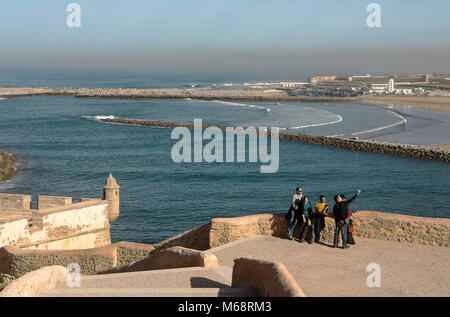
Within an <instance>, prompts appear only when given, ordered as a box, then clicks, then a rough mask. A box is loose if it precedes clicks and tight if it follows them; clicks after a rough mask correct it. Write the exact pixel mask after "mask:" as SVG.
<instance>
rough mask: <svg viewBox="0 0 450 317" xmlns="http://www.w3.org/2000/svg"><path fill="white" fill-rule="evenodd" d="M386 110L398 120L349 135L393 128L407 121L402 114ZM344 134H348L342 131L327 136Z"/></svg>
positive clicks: (341, 135)
mask: <svg viewBox="0 0 450 317" xmlns="http://www.w3.org/2000/svg"><path fill="white" fill-rule="evenodd" d="M388 112H390V113H392V114H393V115H394V116H396V117H397V118H399V119H400V121H397V122H395V123H392V124H389V125H385V126H382V127H376V128H373V129H367V130H363V131H359V132H354V133H351V134H350V135H360V134H366V133H372V132H378V131H381V130H385V129H389V128H393V127H396V126H399V125H402V124H403V125H404V124H405V123H406V122H408V120H406V119H405V118H404V117H403V116H401V115H399V114H398V113H396V112H393V111H390V110H388ZM346 135H348V134H345V133H344V134H336V135H328V136H327V137H330V138H336V137H343V136H346Z"/></svg>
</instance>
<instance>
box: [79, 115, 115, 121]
mask: <svg viewBox="0 0 450 317" xmlns="http://www.w3.org/2000/svg"><path fill="white" fill-rule="evenodd" d="M81 117H82V118H83V119H87V120H94V121H101V120H104V119H115V118H116V117H115V116H112V115H110V116H101V115H100V116H81Z"/></svg>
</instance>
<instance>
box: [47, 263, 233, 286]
mask: <svg viewBox="0 0 450 317" xmlns="http://www.w3.org/2000/svg"><path fill="white" fill-rule="evenodd" d="M231 275H232V269H231V268H230V267H227V266H219V267H217V268H201V267H190V268H179V269H167V270H152V271H139V272H129V273H114V274H99V275H82V276H81V280H80V287H81V288H82V289H91V288H92V289H111V288H120V289H125V288H130V289H131V288H137V289H142V288H144V289H145V288H229V287H231ZM55 288H57V289H66V288H68V286H67V283H66V280H61V281H58V282H57V284H56V287H55Z"/></svg>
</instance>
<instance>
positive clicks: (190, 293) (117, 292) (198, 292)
mask: <svg viewBox="0 0 450 317" xmlns="http://www.w3.org/2000/svg"><path fill="white" fill-rule="evenodd" d="M40 296H41V297H256V294H255V293H254V292H253V291H252V290H249V289H242V288H66V289H57V288H56V289H51V290H46V291H44V292H42V293H41V295H40Z"/></svg>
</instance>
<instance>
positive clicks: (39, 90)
mask: <svg viewBox="0 0 450 317" xmlns="http://www.w3.org/2000/svg"><path fill="white" fill-rule="evenodd" d="M33 96H70V97H78V98H113V99H188V98H190V99H199V100H216V99H220V100H241V101H299V102H354V101H358V100H359V99H358V98H357V97H349V98H346V97H307V96H291V95H289V93H288V91H287V90H284V89H252V88H248V89H234V90H225V89H224V90H220V89H177V88H161V89H137V88H70V87H60V88H49V87H0V97H3V98H15V97H33Z"/></svg>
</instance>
